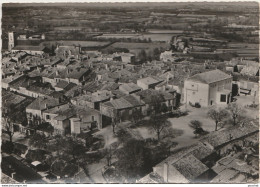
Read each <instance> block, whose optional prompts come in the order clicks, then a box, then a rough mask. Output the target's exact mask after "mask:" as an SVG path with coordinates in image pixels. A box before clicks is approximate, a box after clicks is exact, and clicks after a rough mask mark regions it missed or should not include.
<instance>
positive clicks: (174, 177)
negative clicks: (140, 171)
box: [137, 121, 259, 183]
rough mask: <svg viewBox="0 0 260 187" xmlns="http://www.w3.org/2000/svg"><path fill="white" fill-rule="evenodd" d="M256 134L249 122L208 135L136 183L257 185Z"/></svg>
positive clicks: (166, 160) (175, 154)
mask: <svg viewBox="0 0 260 187" xmlns="http://www.w3.org/2000/svg"><path fill="white" fill-rule="evenodd" d="M258 132H259V130H258V122H254V121H251V122H250V123H248V124H246V125H242V126H240V127H239V128H235V129H234V128H232V129H228V130H225V131H216V132H213V133H210V134H209V135H207V136H206V137H204V138H202V139H201V140H200V141H199V142H198V143H196V144H195V145H193V146H191V147H188V148H186V149H184V150H180V151H177V152H176V153H174V154H173V155H171V156H169V157H168V158H167V159H165V160H163V161H162V162H160V163H159V164H157V165H156V166H154V167H153V172H152V173H149V174H148V175H146V176H145V177H143V178H141V179H139V180H138V181H137V183H230V182H232V183H247V182H252V183H253V182H256V181H257V180H258V179H257V178H258V177H257V176H258V164H256V163H258V158H257V157H254V156H252V155H254V154H256V150H255V149H256V148H257V147H258V146H259V142H258V141H259V137H258ZM230 154H233V155H232V156H230ZM250 155H251V156H250ZM250 157H251V158H250Z"/></svg>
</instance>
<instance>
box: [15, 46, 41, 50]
mask: <svg viewBox="0 0 260 187" xmlns="http://www.w3.org/2000/svg"><path fill="white" fill-rule="evenodd" d="M44 48H45V47H44V46H29V45H17V46H15V47H14V48H13V49H12V50H20V51H22V50H26V51H43V50H44Z"/></svg>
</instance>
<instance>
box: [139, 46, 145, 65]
mask: <svg viewBox="0 0 260 187" xmlns="http://www.w3.org/2000/svg"><path fill="white" fill-rule="evenodd" d="M138 58H139V60H140V62H141V63H143V62H146V60H147V55H146V52H145V50H144V49H142V50H141V51H140V53H139V54H138Z"/></svg>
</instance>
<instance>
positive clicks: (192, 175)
mask: <svg viewBox="0 0 260 187" xmlns="http://www.w3.org/2000/svg"><path fill="white" fill-rule="evenodd" d="M172 165H173V166H174V167H175V168H176V169H177V170H178V171H179V172H180V173H181V174H182V175H183V176H184V177H185V178H186V179H188V180H190V181H192V180H194V179H196V178H197V177H199V176H200V175H201V174H203V173H204V172H206V171H207V170H208V169H209V168H208V167H207V166H206V165H204V164H203V163H202V162H201V161H199V160H198V159H197V158H196V157H195V156H193V155H192V154H188V155H185V156H184V157H182V158H181V159H179V160H178V161H177V162H175V163H173V164H172Z"/></svg>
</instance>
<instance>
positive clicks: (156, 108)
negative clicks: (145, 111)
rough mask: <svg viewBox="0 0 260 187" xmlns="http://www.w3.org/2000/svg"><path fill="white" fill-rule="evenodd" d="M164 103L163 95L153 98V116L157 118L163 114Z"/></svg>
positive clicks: (151, 106) (151, 103) (151, 104)
mask: <svg viewBox="0 0 260 187" xmlns="http://www.w3.org/2000/svg"><path fill="white" fill-rule="evenodd" d="M163 101H164V98H163V95H162V94H158V95H152V96H151V99H150V106H149V110H150V112H151V113H152V115H154V116H157V115H160V114H161V113H162V112H163V110H162V109H163V104H162V102H163Z"/></svg>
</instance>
